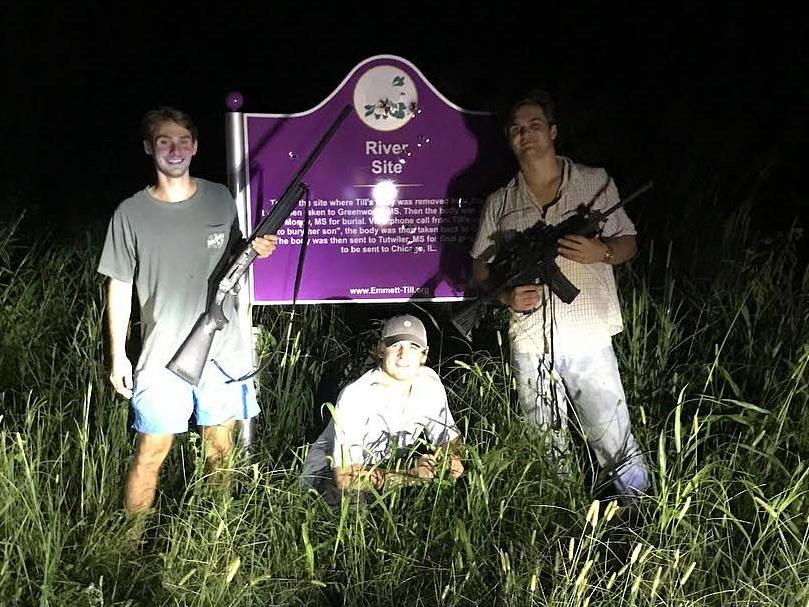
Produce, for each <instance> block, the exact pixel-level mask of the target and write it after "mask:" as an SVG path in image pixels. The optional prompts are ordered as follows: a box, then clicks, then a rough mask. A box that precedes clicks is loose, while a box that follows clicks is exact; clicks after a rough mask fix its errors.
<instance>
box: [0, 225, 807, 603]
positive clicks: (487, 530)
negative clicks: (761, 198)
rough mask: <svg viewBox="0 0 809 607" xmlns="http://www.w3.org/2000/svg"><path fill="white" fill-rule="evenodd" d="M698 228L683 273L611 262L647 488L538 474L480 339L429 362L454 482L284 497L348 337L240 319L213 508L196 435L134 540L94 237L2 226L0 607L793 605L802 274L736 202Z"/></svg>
mask: <svg viewBox="0 0 809 607" xmlns="http://www.w3.org/2000/svg"><path fill="white" fill-rule="evenodd" d="M723 226H724V227H723V230H722V232H721V234H720V236H719V238H718V239H717V240H716V242H715V246H714V250H713V251H712V256H711V259H713V260H714V263H712V264H710V265H709V266H704V267H703V268H702V272H701V273H699V274H697V273H695V272H692V271H691V270H690V269H689V267H688V266H687V264H685V263H679V264H678V263H674V262H671V259H672V258H674V259H679V260H682V259H686V258H687V257H688V255H687V253H686V252H685V251H683V249H684V248H688V247H692V246H693V243H692V242H688V241H686V240H683V241H682V242H678V241H677V240H675V241H674V242H672V243H665V244H664V245H661V244H660V243H652V242H647V243H646V244H647V246H645V247H644V249H643V251H642V253H641V254H640V256H639V257H638V258H637V259H636V260H635V261H634V262H633V264H632V266H631V267H630V268H624V269H622V270H621V272H620V276H619V280H620V285H621V294H622V303H623V306H624V313H625V320H626V330H625V331H624V332H623V333H622V334H621V335H620V336H619V337H618V339H617V342H616V346H617V350H618V352H619V360H620V363H621V367H622V373H623V377H624V380H625V386H626V389H627V393H628V398H629V399H630V403H631V412H632V415H633V421H634V427H635V434H636V436H637V438H638V440H639V442H640V444H641V445H642V446H643V448H644V449H645V451H646V452H647V458H648V461H649V463H650V467H651V470H652V473H653V483H654V488H653V493H652V495H651V496H649V497H646V498H644V499H642V500H641V501H640V503H639V504H638V506H637V507H636V508H635V509H632V510H628V509H626V508H623V507H620V506H619V505H617V504H615V503H613V502H610V501H608V500H602V501H593V496H594V495H600V494H599V489H598V484H599V483H601V482H602V480H603V479H600V478H599V477H598V475H594V474H592V473H591V472H590V470H591V464H590V460H589V458H588V457H587V455H586V452H585V450H584V449H583V448H581V445H579V449H578V450H577V451H576V452H575V454H574V456H573V457H574V460H575V461H573V462H571V466H570V470H571V473H570V477H569V478H568V479H567V480H565V481H561V480H559V479H558V478H557V473H556V469H555V467H553V466H551V465H549V463H548V462H546V461H545V460H544V458H543V455H542V454H543V448H542V444H541V442H542V440H541V437H540V436H538V435H537V434H536V433H535V432H534V431H533V430H532V429H531V428H530V427H528V426H527V425H526V424H525V423H524V422H523V421H522V420H521V418H520V416H519V415H518V414H517V413H516V409H515V408H514V407H513V405H512V404H511V401H510V398H509V390H508V387H509V377H508V366H507V365H505V364H503V362H502V358H501V357H500V356H499V353H498V352H497V351H496V347H495V348H491V349H492V350H495V351H493V352H488V353H486V352H478V353H474V354H466V355H464V356H461V357H456V358H455V359H453V360H448V359H445V360H440V361H439V360H437V358H436V357H435V356H433V358H432V360H431V362H432V363H433V364H434V366H438V364H439V363H440V370H441V374H442V376H443V377H444V378H445V380H446V385H447V388H448V392H449V397H450V405H451V407H452V408H453V410H454V412H455V414H456V418H457V419H458V420H460V423H461V425H462V428H463V431H464V434H465V436H466V439H467V442H468V444H469V446H470V447H469V451H468V454H467V457H466V460H465V466H466V469H467V474H466V475H465V476H464V477H463V478H462V479H461V480H460V481H458V482H455V483H453V482H450V481H449V480H439V481H437V482H434V483H431V484H428V485H424V486H420V487H409V488H403V489H402V488H391V489H388V490H385V491H383V492H382V493H380V494H376V495H374V499H373V500H372V501H371V503H368V504H357V503H355V502H354V501H353V500H348V499H346V500H345V501H344V502H343V504H342V507H341V508H338V509H333V508H331V507H329V506H328V505H327V504H326V503H324V502H323V501H322V500H320V499H318V498H317V497H315V496H312V495H307V494H305V493H303V492H301V490H300V489H299V488H298V486H297V484H296V479H297V475H298V474H299V472H300V469H301V459H302V457H303V450H302V449H301V445H302V444H303V442H304V440H305V439H306V438H307V437H311V436H312V435H313V434H316V432H317V431H318V430H319V427H320V425H321V424H322V423H323V422H322V420H321V416H320V413H319V409H320V405H322V402H318V401H319V394H320V392H319V387H320V385H321V384H322V381H321V380H323V379H324V378H327V376H328V377H330V378H331V381H333V382H334V383H335V385H337V384H339V383H340V382H344V381H346V380H347V379H350V378H353V377H356V376H357V375H358V374H359V373H360V372H361V371H362V370H363V369H364V368H365V366H366V365H367V364H368V354H369V352H370V348H371V345H372V341H373V336H372V334H371V333H370V332H369V333H364V334H359V335H357V334H354V333H353V332H352V331H351V330H350V329H349V326H348V324H347V322H346V317H345V308H344V307H341V306H324V307H313V306H308V307H307V306H299V307H298V308H297V309H296V310H295V312H294V314H292V313H291V310H290V308H265V309H261V310H260V311H258V313H257V318H258V319H259V320H260V322H261V323H262V325H263V327H264V328H263V329H262V333H261V336H260V347H261V356H262V359H263V360H264V361H265V362H267V365H266V367H265V368H264V370H263V371H262V372H261V375H260V378H259V383H260V388H261V392H260V398H261V401H262V405H263V408H264V414H263V416H262V418H261V421H260V424H259V427H258V428H257V442H256V446H255V450H254V453H253V455H252V456H251V458H250V459H249V460H247V461H244V462H239V463H237V465H235V466H234V473H233V474H234V479H235V480H234V486H233V490H232V491H231V492H230V493H228V494H222V493H216V492H215V491H213V490H212V489H211V488H210V487H209V486H207V485H206V483H205V480H204V477H203V470H202V467H201V465H200V449H201V447H200V443H199V440H198V439H197V438H196V436H195V435H194V434H189V435H187V436H185V437H184V438H182V439H181V440H178V441H177V443H176V445H175V448H174V449H173V450H172V453H171V455H170V457H169V461H167V463H166V466H165V469H164V473H163V475H162V477H161V491H160V495H159V499H158V503H157V508H156V511H155V513H154V515H153V516H152V517H151V518H150V519H149V520H148V521H147V523H146V529H145V532H144V534H143V543H142V544H140V545H135V544H133V542H131V541H128V540H127V537H128V531H129V529H128V527H127V524H126V521H125V520H124V519H123V516H122V512H121V491H122V482H123V478H124V474H125V470H126V465H127V463H128V460H129V457H130V454H131V451H132V435H131V433H130V431H129V430H128V429H127V425H128V409H127V403H126V402H124V401H123V400H122V399H120V398H118V397H116V396H115V395H114V393H113V392H112V389H111V388H110V386H109V385H108V382H107V379H106V374H107V373H106V367H105V361H104V339H103V325H102V312H103V299H102V290H101V280H100V278H99V277H98V276H97V275H96V274H95V272H94V269H95V264H96V260H97V254H98V248H99V245H100V243H99V242H97V239H95V238H91V237H89V236H87V237H80V238H76V239H73V240H72V241H71V242H69V243H65V242H64V239H62V240H60V241H59V243H58V244H56V243H55V241H53V240H51V239H49V238H47V237H37V238H33V237H31V235H30V233H29V231H28V230H26V229H23V228H22V227H20V226H19V225H17V224H16V223H14V222H11V223H9V222H6V223H4V224H3V225H2V227H0V310H2V313H0V344H1V345H2V349H1V350H0V412H2V419H0V552H1V553H2V555H1V556H2V558H1V559H0V604H2V605H70V606H79V605H88V606H100V605H150V606H151V605H212V606H213V605H215V606H223V605H234V606H235V605H251V606H252V605H332V604H348V605H380V606H389V605H408V606H414V607H415V606H417V605H425V606H434V605H470V606H471V605H565V606H574V605H582V606H583V605H593V606H595V605H621V606H626V605H683V606H685V605H717V606H720V605H721V606H727V605H750V606H752V605H756V606H761V605H771V606H773V607H776V606H777V607H782V606H785V605H809V585H808V584H807V580H809V536H808V534H809V519H808V517H809V499H808V498H807V496H809V467H807V456H809V406H808V405H809V403H807V397H808V396H809V385H808V384H807V381H808V380H809V375H808V374H807V364H809V312H807V310H809V305H807V304H809V284H807V280H806V275H805V272H804V268H803V267H801V266H800V265H799V264H798V263H797V258H796V253H795V243H796V238H797V233H796V232H795V231H792V232H790V233H788V234H786V235H783V236H782V237H781V238H779V239H773V240H771V241H767V240H764V239H762V238H761V236H760V235H759V234H758V233H756V232H755V231H754V230H753V229H752V228H751V227H750V214H749V211H748V210H745V209H742V210H740V211H738V212H736V213H733V214H731V215H730V216H729V217H727V218H726V220H725V221H724V224H723ZM493 318H497V317H496V316H495V317H493ZM492 343H493V344H496V341H492ZM438 350H439V348H436V347H434V348H433V353H436V352H438ZM335 369H336V370H337V371H338V372H337V373H335ZM343 370H345V373H344V374H342V371H343ZM335 378H336V379H335Z"/></svg>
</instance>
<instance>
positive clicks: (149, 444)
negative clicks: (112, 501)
mask: <svg viewBox="0 0 809 607" xmlns="http://www.w3.org/2000/svg"><path fill="white" fill-rule="evenodd" d="M173 441H174V435H173V434H141V433H139V434H138V437H137V440H136V444H135V455H134V456H133V457H132V463H131V465H130V466H129V474H128V475H127V477H126V487H125V489H124V509H125V510H126V513H127V515H128V516H129V517H135V516H137V515H139V514H142V513H144V512H146V511H147V510H148V509H149V508H151V507H152V504H154V500H155V493H156V491H157V477H158V475H159V474H160V468H161V466H162V465H163V462H164V461H165V459H166V456H167V455H168V453H169V450H170V449H171V444H172V442H173Z"/></svg>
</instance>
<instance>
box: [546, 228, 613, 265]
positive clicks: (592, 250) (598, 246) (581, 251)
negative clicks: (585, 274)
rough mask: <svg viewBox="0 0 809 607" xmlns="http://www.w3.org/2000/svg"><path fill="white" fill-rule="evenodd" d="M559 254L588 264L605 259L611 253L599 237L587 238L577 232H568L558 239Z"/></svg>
mask: <svg viewBox="0 0 809 607" xmlns="http://www.w3.org/2000/svg"><path fill="white" fill-rule="evenodd" d="M558 242H559V255H561V256H562V257H566V258H567V259H570V260H572V261H577V262H579V263H584V264H590V263H596V262H599V261H605V260H606V259H608V256H609V255H610V254H611V251H610V249H609V247H607V245H606V244H605V243H604V242H602V241H601V239H599V238H587V236H580V235H579V234H568V235H567V236H565V237H564V238H560V239H559V241H558Z"/></svg>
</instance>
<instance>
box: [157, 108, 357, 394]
mask: <svg viewBox="0 0 809 607" xmlns="http://www.w3.org/2000/svg"><path fill="white" fill-rule="evenodd" d="M350 111H351V106H350V105H346V106H345V107H343V109H342V110H341V111H340V113H339V114H338V115H337V118H336V119H335V120H334V122H332V124H331V126H330V127H329V129H328V130H327V131H326V133H325V134H324V135H323V137H322V138H321V139H320V141H319V142H318V144H317V145H316V146H315V148H314V150H312V153H311V154H309V157H308V158H307V159H306V161H305V162H304V163H303V165H302V166H301V168H300V169H298V172H297V173H296V174H295V176H294V177H293V178H292V181H290V183H289V185H288V186H287V187H286V189H285V190H284V193H283V194H282V195H281V197H280V198H279V199H278V200H277V201H276V203H275V204H274V205H273V207H272V210H271V211H270V212H269V214H267V215H266V216H265V217H264V219H262V220H261V222H260V223H259V224H258V226H257V227H256V229H255V230H253V233H252V234H250V237H249V238H248V239H247V242H246V244H245V246H244V248H243V249H242V251H241V252H240V253H239V254H238V255H237V257H236V259H235V261H233V263H231V265H230V266H229V267H228V269H227V271H226V272H225V273H224V275H223V276H222V278H221V280H220V281H219V283H218V285H217V288H216V291H215V293H214V294H213V297H210V298H209V303H208V307H207V308H206V309H205V312H203V313H202V315H200V317H199V318H198V319H197V321H196V322H195V323H194V326H193V328H192V329H191V332H190V333H189V334H188V336H187V337H186V338H185V340H184V341H183V343H182V344H181V345H180V347H179V348H178V349H177V352H175V353H174V356H172V358H171V360H170V361H169V363H168V364H167V365H166V368H167V369H169V371H171V372H172V373H174V374H175V375H177V376H178V377H180V378H181V379H184V380H185V381H187V382H188V383H189V384H191V385H194V386H196V385H197V384H199V380H200V377H201V376H202V370H203V369H204V368H205V363H207V362H208V355H209V353H210V351H211V346H212V345H213V340H214V337H215V336H216V332H217V331H220V330H222V329H223V328H224V327H225V325H227V323H228V322H229V320H228V318H227V317H226V316H225V313H224V311H223V309H222V306H223V304H224V302H225V300H226V299H227V298H228V297H232V296H233V295H234V294H235V293H236V291H238V289H239V279H241V277H242V276H243V275H244V273H245V272H246V271H247V269H248V268H249V267H250V264H252V263H253V261H255V259H256V256H257V253H256V250H255V249H254V248H253V247H252V242H253V240H255V239H256V238H258V237H259V236H266V235H267V234H275V233H276V232H277V231H278V229H279V228H280V227H281V226H282V225H284V222H285V221H286V220H287V218H288V217H289V215H290V213H292V211H293V210H294V209H295V207H296V206H297V204H298V202H299V201H300V200H301V198H302V197H303V196H304V194H305V192H306V190H307V188H306V185H305V184H304V183H303V181H302V179H303V176H304V174H305V173H306V171H307V170H309V168H310V167H311V166H312V163H314V161H315V159H316V158H317V157H318V156H319V155H320V153H321V152H322V151H323V148H325V147H326V144H327V143H328V142H329V140H330V139H331V137H332V135H334V133H335V131H336V130H337V128H338V127H339V126H340V124H342V122H343V121H344V120H345V119H346V117H347V116H348V114H349V112H350Z"/></svg>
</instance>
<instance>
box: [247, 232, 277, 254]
mask: <svg viewBox="0 0 809 607" xmlns="http://www.w3.org/2000/svg"><path fill="white" fill-rule="evenodd" d="M251 244H252V246H253V248H254V249H255V250H256V253H258V256H259V257H260V258H261V259H264V258H265V257H269V256H270V255H272V252H273V251H275V247H277V246H278V236H276V235H275V234H268V235H267V236H257V237H256V238H254V239H253V242H252V243H251Z"/></svg>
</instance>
